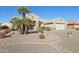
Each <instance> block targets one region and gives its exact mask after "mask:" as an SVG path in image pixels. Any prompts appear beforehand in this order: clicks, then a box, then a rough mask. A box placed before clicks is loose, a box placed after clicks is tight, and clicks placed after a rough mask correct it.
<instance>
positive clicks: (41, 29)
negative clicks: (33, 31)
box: [37, 26, 45, 33]
mask: <svg viewBox="0 0 79 59" xmlns="http://www.w3.org/2000/svg"><path fill="white" fill-rule="evenodd" d="M44 30H45V27H43V26H42V27H38V28H37V31H38V32H41V33H43V31H44Z"/></svg>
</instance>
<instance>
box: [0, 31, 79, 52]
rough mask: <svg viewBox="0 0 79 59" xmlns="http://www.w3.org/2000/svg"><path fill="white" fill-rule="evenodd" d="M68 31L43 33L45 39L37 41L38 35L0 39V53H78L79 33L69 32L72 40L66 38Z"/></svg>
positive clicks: (31, 34) (17, 35)
mask: <svg viewBox="0 0 79 59" xmlns="http://www.w3.org/2000/svg"><path fill="white" fill-rule="evenodd" d="M66 32H70V31H69V30H62V31H56V30H53V31H48V32H44V35H45V36H46V37H45V39H39V38H38V33H30V34H28V35H19V34H17V33H16V34H15V35H13V36H12V37H7V38H4V39H0V52H3V53H6V52H8V53H22V52H23V53H72V52H79V43H78V41H79V31H71V32H72V38H66V35H65V33H66Z"/></svg>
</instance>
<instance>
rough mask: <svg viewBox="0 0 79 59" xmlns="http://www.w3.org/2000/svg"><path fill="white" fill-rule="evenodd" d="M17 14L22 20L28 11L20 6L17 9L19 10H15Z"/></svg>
mask: <svg viewBox="0 0 79 59" xmlns="http://www.w3.org/2000/svg"><path fill="white" fill-rule="evenodd" d="M17 12H19V13H20V14H22V16H23V19H24V18H25V15H26V13H29V12H30V10H29V9H28V8H25V7H23V6H22V7H19V8H18V9H17Z"/></svg>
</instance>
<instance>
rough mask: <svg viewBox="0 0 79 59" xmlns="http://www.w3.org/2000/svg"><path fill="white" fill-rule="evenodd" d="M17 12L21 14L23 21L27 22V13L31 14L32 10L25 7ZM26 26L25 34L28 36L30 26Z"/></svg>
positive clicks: (24, 26)
mask: <svg viewBox="0 0 79 59" xmlns="http://www.w3.org/2000/svg"><path fill="white" fill-rule="evenodd" d="M17 12H19V13H20V14H22V17H23V20H26V16H25V15H26V13H29V12H30V10H29V9H28V8H25V7H20V8H18V9H17ZM27 25H28V24H27ZM27 25H26V24H23V25H22V26H23V34H24V33H26V34H28V30H29V26H27Z"/></svg>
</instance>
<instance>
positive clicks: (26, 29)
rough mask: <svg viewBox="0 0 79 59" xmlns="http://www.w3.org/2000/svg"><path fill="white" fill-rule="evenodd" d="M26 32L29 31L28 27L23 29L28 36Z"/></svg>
mask: <svg viewBox="0 0 79 59" xmlns="http://www.w3.org/2000/svg"><path fill="white" fill-rule="evenodd" d="M28 31H29V26H26V28H25V34H28Z"/></svg>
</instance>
